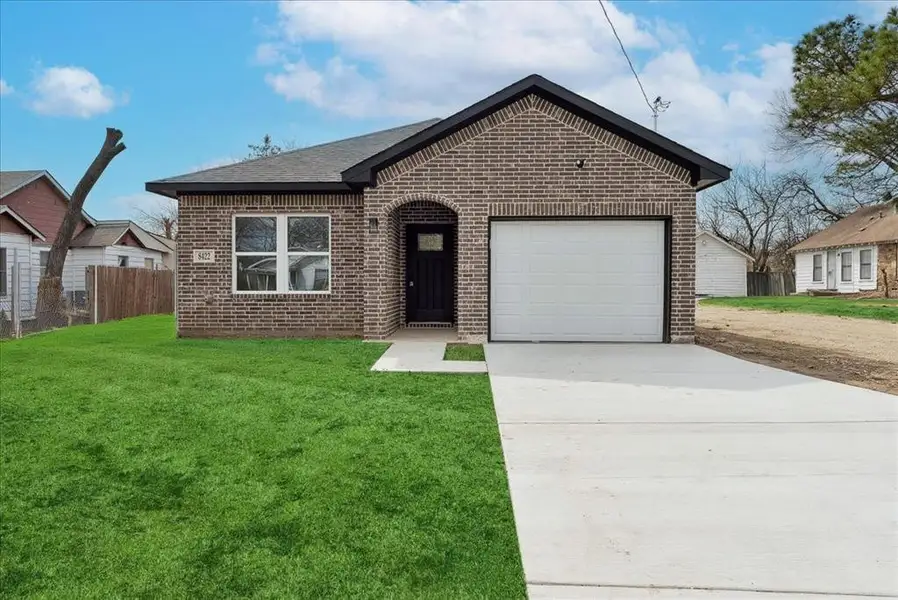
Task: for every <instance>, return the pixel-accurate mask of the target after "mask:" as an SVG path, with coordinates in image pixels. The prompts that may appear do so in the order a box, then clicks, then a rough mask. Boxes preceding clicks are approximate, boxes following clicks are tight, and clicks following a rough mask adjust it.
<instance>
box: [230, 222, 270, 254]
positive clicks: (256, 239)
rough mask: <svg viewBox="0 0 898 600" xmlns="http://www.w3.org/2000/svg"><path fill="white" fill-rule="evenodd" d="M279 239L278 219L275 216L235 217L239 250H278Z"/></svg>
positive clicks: (237, 249)
mask: <svg viewBox="0 0 898 600" xmlns="http://www.w3.org/2000/svg"><path fill="white" fill-rule="evenodd" d="M277 239H278V238H277V219H275V218H274V217H237V218H236V219H234V241H235V243H234V245H235V250H236V251H237V252H277Z"/></svg>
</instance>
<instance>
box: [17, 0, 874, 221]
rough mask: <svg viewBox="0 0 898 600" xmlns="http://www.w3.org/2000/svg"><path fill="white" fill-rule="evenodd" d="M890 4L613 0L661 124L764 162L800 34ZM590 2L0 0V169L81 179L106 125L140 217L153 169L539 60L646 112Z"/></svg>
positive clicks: (614, 104)
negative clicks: (120, 145) (664, 105)
mask: <svg viewBox="0 0 898 600" xmlns="http://www.w3.org/2000/svg"><path fill="white" fill-rule="evenodd" d="M889 4H890V3H889V2H882V3H879V4H877V3H875V2H857V1H835V2H810V1H799V2H711V1H696V2H681V1H661V2H618V3H613V4H612V3H609V12H610V14H611V17H612V19H613V20H614V21H615V25H617V27H618V29H619V32H620V34H621V37H622V38H623V39H624V42H625V44H626V45H627V46H628V49H630V50H631V52H632V56H633V58H634V62H635V63H636V66H637V69H638V70H639V71H640V73H641V75H642V78H643V83H645V84H646V87H647V91H648V93H649V94H650V95H652V96H654V95H657V94H659V93H660V94H662V95H663V96H664V97H665V98H669V99H671V100H672V101H673V104H672V106H671V109H670V111H669V112H668V113H667V114H665V115H662V117H661V119H662V120H661V132H662V133H665V134H666V135H669V136H671V137H673V138H674V139H677V140H678V141H681V142H684V143H687V144H689V145H692V146H694V147H696V149H698V150H700V151H703V152H706V153H708V154H710V155H711V156H712V157H713V158H716V159H719V160H725V161H729V162H733V161H738V160H763V159H765V158H766V149H765V148H766V143H765V131H766V129H765V128H766V124H767V123H766V121H767V118H766V116H765V110H766V105H767V102H769V100H770V98H771V97H772V94H773V93H775V91H776V90H777V89H783V88H785V87H787V86H788V84H789V72H788V67H789V56H790V55H789V51H790V48H789V45H790V44H792V43H794V42H795V41H796V40H797V39H798V37H799V36H800V35H801V34H802V33H804V32H806V31H808V30H810V29H811V28H812V27H814V26H815V25H817V24H820V23H822V22H825V21H827V20H831V19H838V18H842V17H843V16H844V15H846V14H848V13H849V12H853V13H855V14H859V15H860V16H862V17H864V18H867V19H874V18H876V17H877V16H879V15H882V14H884V13H885V9H886V8H887V6H888V5H889ZM599 11H600V8H599V7H598V3H597V2H588V1H586V2H579V3H565V2H540V3H536V2H529V3H521V4H518V5H516V6H513V5H512V4H510V3H496V2H493V3H487V4H473V3H471V4H468V3H464V4H463V5H459V4H455V3H427V4H426V5H416V4H405V3H401V2H394V3H388V4H378V3H373V2H366V3H364V4H351V3H350V4H338V3H330V2H319V3H312V4H300V3H293V4H287V5H281V4H277V3H273V2H272V3H264V2H254V3H244V2H237V1H227V2H212V1H203V2H165V1H153V2H149V1H146V2H77V1H67V2H35V1H27V2H24V1H22V2H17V1H4V2H0V79H2V82H3V95H2V98H0V168H2V169H4V170H10V169H48V170H49V171H51V172H52V173H53V174H54V175H55V176H56V177H57V179H59V181H60V182H61V183H62V184H63V185H64V186H65V187H66V188H67V189H69V190H71V189H72V188H73V187H74V185H75V183H76V182H77V180H78V178H79V177H80V175H81V173H82V172H83V170H84V168H85V167H86V165H87V164H88V163H89V162H90V160H91V159H92V158H93V156H94V154H95V153H96V150H97V149H98V147H99V145H100V143H101V141H102V138H103V135H104V129H103V128H104V127H105V126H115V127H118V128H120V129H122V130H123V131H124V133H125V143H126V145H127V146H128V150H127V151H126V152H125V153H123V154H121V155H120V156H119V157H118V158H116V159H115V161H114V162H113V163H112V165H111V166H110V167H109V169H108V170H107V172H106V174H105V175H104V177H103V178H102V179H101V181H100V182H99V183H98V184H97V186H96V187H95V189H94V192H93V193H92V195H91V196H90V198H89V199H88V202H87V205H86V208H87V210H88V211H89V212H90V213H91V214H94V215H95V216H97V217H100V218H116V217H119V218H120V217H126V216H129V215H130V213H131V211H132V207H133V206H134V205H135V204H140V205H143V203H147V202H150V203H151V202H153V200H152V198H151V197H150V196H148V195H147V194H145V193H144V192H143V184H144V182H146V181H148V180H151V179H156V178H160V177H164V176H168V175H175V174H180V173H184V172H187V171H190V170H195V169H197V168H201V167H204V166H209V165H217V164H221V163H223V162H227V161H229V160H234V159H238V158H241V157H242V156H243V155H245V153H246V145H247V144H248V143H251V142H253V141H256V140H258V139H259V138H260V137H261V136H262V134H264V133H270V134H271V135H272V136H274V138H275V139H276V140H285V141H292V142H294V143H296V144H299V145H311V144H314V143H318V142H322V141H328V140H331V139H338V138H341V137H347V136H350V135H354V134H359V133H365V132H367V131H371V130H375V129H379V128H383V127H388V126H392V125H398V124H402V123H407V122H411V121H416V120H420V119H424V118H428V117H432V116H446V115H447V114H450V113H451V112H452V111H454V110H457V109H460V108H463V107H464V106H465V105H467V104H470V103H472V102H474V101H476V100H478V99H480V98H481V97H483V96H485V95H488V94H489V93H492V92H493V91H496V90H497V89H499V88H501V87H503V86H504V85H507V84H509V83H511V82H513V81H515V80H516V79H518V78H520V77H523V76H525V75H527V74H529V73H532V72H539V73H541V74H542V75H545V76H546V77H549V78H550V79H553V80H555V81H557V82H558V83H560V84H562V85H565V86H567V87H570V88H571V89H573V90H574V91H577V92H579V93H583V94H585V95H587V96H589V97H591V98H593V99H595V100H596V101H598V102H600V103H602V104H605V105H606V106H608V107H609V108H611V109H612V110H617V111H618V112H621V113H622V114H624V115H626V116H628V117H630V118H632V119H634V120H637V121H640V122H643V123H648V119H647V115H648V113H647V109H646V108H645V106H644V103H642V100H641V97H640V96H639V92H638V89H637V88H636V86H635V83H634V81H633V79H632V75H629V72H628V71H627V70H626V64H625V63H624V62H623V61H622V58H621V56H620V52H619V50H618V49H617V47H616V42H614V41H613V38H612V37H611V36H610V31H609V30H608V28H607V24H606V23H604V21H603V20H602V19H603V17H602V16H601V12H599Z"/></svg>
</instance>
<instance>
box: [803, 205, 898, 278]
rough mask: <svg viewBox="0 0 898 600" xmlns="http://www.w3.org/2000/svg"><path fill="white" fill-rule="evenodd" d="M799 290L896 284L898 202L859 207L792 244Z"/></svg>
mask: <svg viewBox="0 0 898 600" xmlns="http://www.w3.org/2000/svg"><path fill="white" fill-rule="evenodd" d="M789 252H792V253H794V255H795V290H796V291H797V292H807V291H809V290H828V291H833V292H839V293H842V294H848V293H854V292H864V291H873V290H877V289H879V290H880V291H884V290H885V288H886V287H888V288H889V289H890V290H895V289H896V287H898V286H896V280H898V204H896V203H895V202H894V201H893V202H887V203H885V204H877V205H874V206H866V207H864V208H860V209H858V210H857V211H855V212H854V213H852V214H851V215H849V216H847V217H845V218H844V219H841V220H839V221H837V222H836V223H833V224H832V225H830V226H829V227H827V228H826V229H824V230H823V231H821V232H820V233H817V234H815V235H812V236H811V237H809V238H808V239H806V240H805V241H803V242H801V243H800V244H798V245H796V246H794V247H792V248H790V249H789Z"/></svg>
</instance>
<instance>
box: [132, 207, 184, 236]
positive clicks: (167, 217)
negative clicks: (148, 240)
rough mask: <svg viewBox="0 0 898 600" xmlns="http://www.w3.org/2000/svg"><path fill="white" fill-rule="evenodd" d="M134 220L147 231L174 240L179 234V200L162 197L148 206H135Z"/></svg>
mask: <svg viewBox="0 0 898 600" xmlns="http://www.w3.org/2000/svg"><path fill="white" fill-rule="evenodd" d="M134 220H135V221H137V223H138V224H139V225H140V226H141V227H143V228H144V229H146V230H147V231H152V232H153V233H156V234H159V235H161V236H163V237H165V238H166V239H169V240H173V239H175V237H176V236H177V235H178V202H177V201H176V200H173V199H169V198H161V197H160V198H158V199H157V200H156V201H155V202H154V204H153V205H152V206H149V207H147V208H141V207H140V206H135V207H134Z"/></svg>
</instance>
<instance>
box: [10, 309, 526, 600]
mask: <svg viewBox="0 0 898 600" xmlns="http://www.w3.org/2000/svg"><path fill="white" fill-rule="evenodd" d="M384 348H385V346H383V345H380V344H370V343H362V342H356V341H258V340H244V341H224V340H223V341H209V340H177V339H175V338H174V336H173V323H172V319H171V318H170V317H142V318H137V319H131V320H127V321H122V322H118V323H109V324H105V325H98V326H82V327H73V328H70V329H67V330H62V331H58V332H53V333H47V334H42V335H37V336H32V337H28V338H25V339H23V340H18V341H10V342H3V343H2V344H0V385H2V398H0V444H2V446H0V453H2V457H0V458H2V463H0V545H2V551H0V590H2V594H3V595H5V596H6V597H29V596H30V597H44V598H111V597H144V598H210V599H212V598H214V599H218V598H227V597H237V596H254V597H265V598H434V599H437V598H439V599H443V598H502V599H504V598H523V597H524V581H523V574H522V570H521V564H520V557H519V553H518V547H517V540H516V537H515V529H514V522H513V519H512V512H511V504H510V501H509V496H508V486H507V482H506V477H505V471H504V468H503V462H502V453H501V448H500V443H499V434H498V428H497V426H496V421H495V415H494V411H493V407H492V402H491V399H490V390H489V382H488V380H487V377H486V376H471V375H465V376H453V375H437V374H408V373H371V372H370V371H369V370H368V369H369V367H370V366H371V364H372V363H373V362H374V361H375V360H376V359H377V358H378V356H380V354H381V353H382V352H383V351H384Z"/></svg>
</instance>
